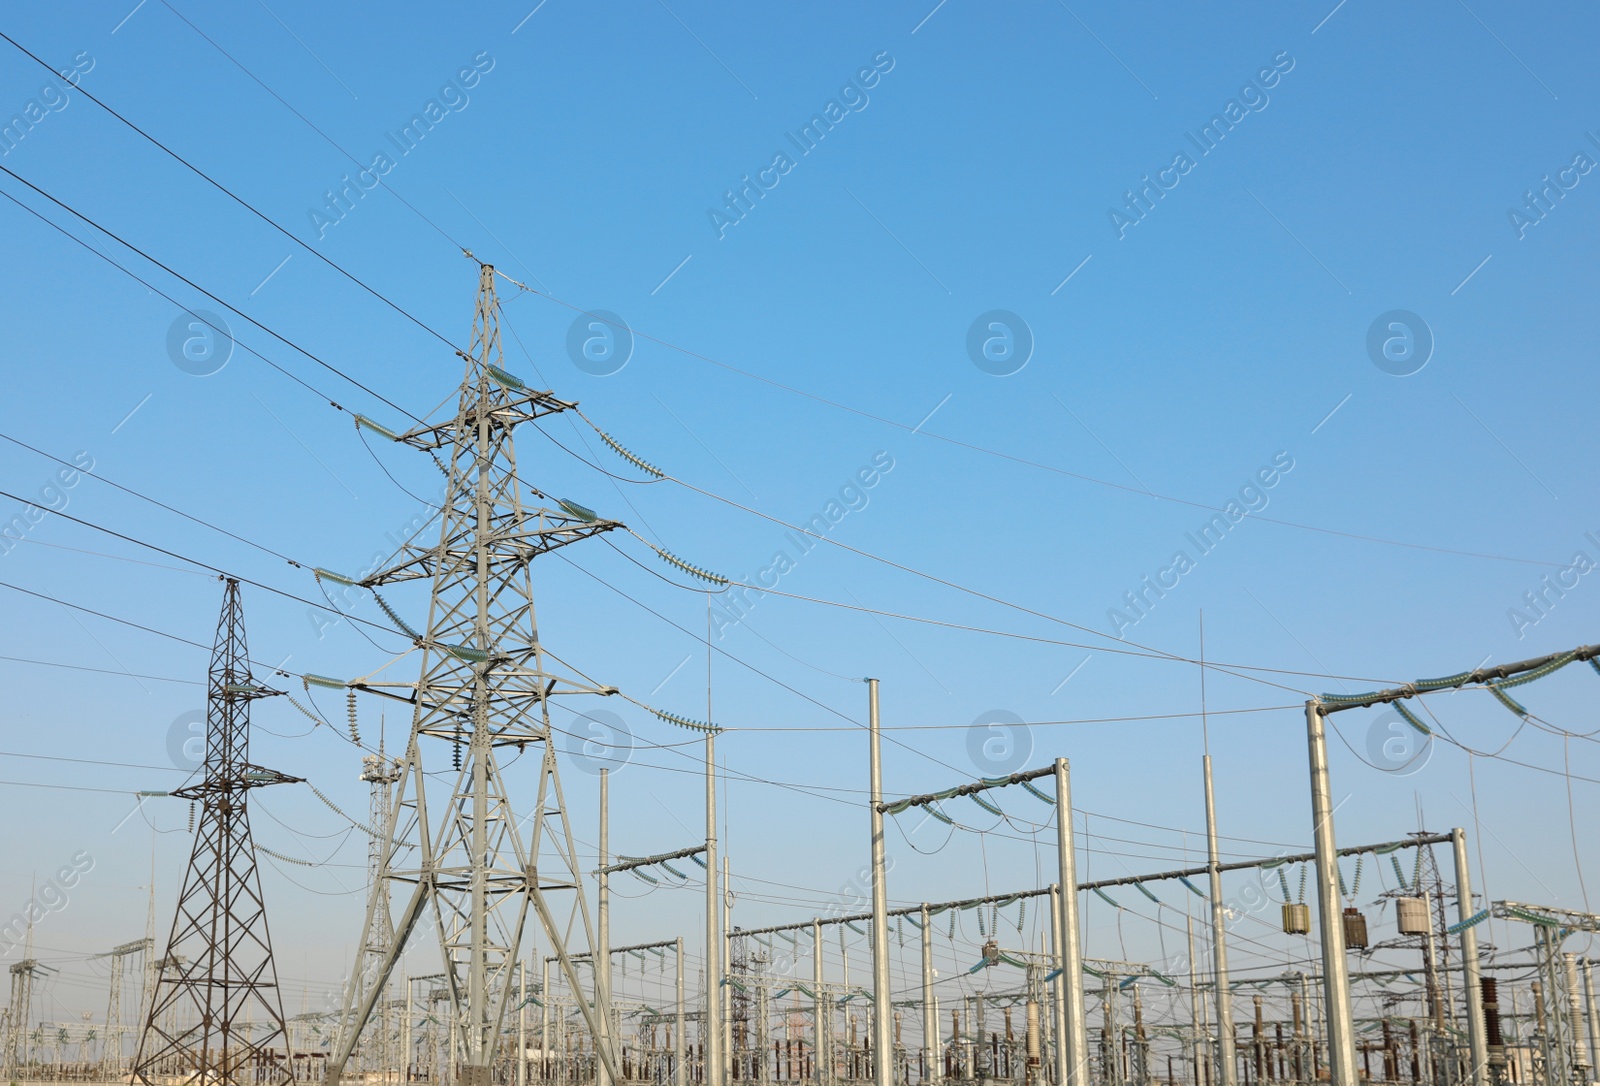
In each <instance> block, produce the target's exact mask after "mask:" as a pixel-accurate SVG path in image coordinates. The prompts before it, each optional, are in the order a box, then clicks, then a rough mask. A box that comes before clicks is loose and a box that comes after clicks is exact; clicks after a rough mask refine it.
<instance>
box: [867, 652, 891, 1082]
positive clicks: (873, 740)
mask: <svg viewBox="0 0 1600 1086" xmlns="http://www.w3.org/2000/svg"><path fill="white" fill-rule="evenodd" d="M867 745H868V754H867V761H868V767H869V770H870V772H871V776H872V795H871V800H872V802H871V804H870V806H871V808H872V1082H873V1086H894V1035H893V1033H892V1032H891V1030H892V1029H893V1027H894V1019H893V1015H894V1011H893V1010H892V1009H891V1008H890V1002H889V1000H890V995H891V992H890V990H889V888H888V885H887V884H886V883H885V871H884V840H883V752H882V750H881V744H880V741H879V736H878V680H877V679H868V680H867Z"/></svg>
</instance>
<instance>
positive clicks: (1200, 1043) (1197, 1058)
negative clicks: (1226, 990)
mask: <svg viewBox="0 0 1600 1086" xmlns="http://www.w3.org/2000/svg"><path fill="white" fill-rule="evenodd" d="M1187 920H1188V932H1189V1029H1190V1033H1191V1036H1192V1039H1193V1042H1194V1043H1193V1045H1192V1046H1191V1049H1192V1052H1191V1054H1192V1056H1193V1058H1194V1086H1205V1075H1204V1073H1203V1069H1204V1067H1205V1065H1206V1039H1205V1031H1204V1029H1202V1028H1201V1025H1200V984H1199V979H1200V964H1199V963H1198V962H1197V961H1195V957H1194V917H1192V916H1191V917H1188V918H1187Z"/></svg>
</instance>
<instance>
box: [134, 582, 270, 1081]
mask: <svg viewBox="0 0 1600 1086" xmlns="http://www.w3.org/2000/svg"><path fill="white" fill-rule="evenodd" d="M279 693H282V691H279V690H270V689H268V688H266V687H264V686H260V685H257V684H256V682H255V681H254V679H252V678H251V675H250V658H249V654H248V652H247V650H246V647H245V637H244V612H243V610H242V608H241V607H240V603H239V582H238V581H235V580H232V579H229V580H228V582H227V587H226V589H225V592H224V596H223V604H222V617H221V619H220V620H219V621H218V623H217V637H216V641H215V643H214V645H213V648H212V650H211V672H210V683H209V689H208V692H207V697H206V760H205V779H204V780H202V781H201V782H200V783H198V784H194V785H190V786H188V787H185V788H180V789H178V790H177V791H175V792H173V793H172V794H173V795H174V796H178V797H180V798H182V799H188V800H198V801H199V802H200V803H201V805H202V813H201V815H200V820H199V824H198V826H197V827H196V830H195V838H194V851H193V852H192V853H191V854H190V857H189V868H188V871H187V872H186V874H185V875H184V880H183V890H182V892H181V893H180V894H179V895H178V910H177V914H176V915H175V916H174V917H173V919H172V934H171V935H170V936H169V937H168V939H167V951H166V955H165V956H164V957H163V958H162V959H161V961H160V962H159V963H157V967H158V969H159V973H158V976H157V980H156V985H155V991H154V995H153V996H152V998H151V1000H150V1005H149V1007H148V1008H147V1010H146V1017H145V1023H144V1032H143V1034H142V1035H141V1036H140V1038H139V1052H138V1056H137V1058H136V1059H135V1060H134V1065H133V1079H134V1081H135V1082H140V1083H145V1084H147V1086H154V1084H155V1083H157V1082H159V1083H162V1084H164V1086H172V1084H174V1083H178V1084H193V1086H274V1084H277V1083H283V1082H287V1081H290V1080H291V1079H292V1077H293V1076H292V1074H291V1072H290V1070H289V1067H288V1064H287V1062H286V1061H283V1060H281V1059H280V1056H279V1054H278V1053H277V1052H275V1051H274V1050H273V1045H274V1044H278V1045H285V1042H286V1035H285V1031H284V1023H283V1000H282V997H281V995H280V993H279V991H278V973H277V969H276V968H275V967H274V966H273V964H272V942H271V940H270V939H269V937H268V934H267V913H266V906H265V904H264V903H263V901H262V897H261V878H260V876H259V874H258V873H257V871H256V856H255V846H254V844H253V843H252V841H251V838H250V819H249V815H248V811H247V808H246V800H247V798H248V796H249V791H250V789H252V788H259V787H261V786H263V785H268V784H284V783H288V782H293V781H298V780H299V778H298V777H289V776H286V775H284V774H282V773H279V772H277V771H275V770H271V769H263V768H261V767H260V766H256V765H252V764H251V763H250V761H249V748H250V703H251V702H252V701H254V700H255V699H257V698H261V697H267V696H269V695H272V694H279ZM262 1031H264V1032H262ZM285 1047H286V1045H285Z"/></svg>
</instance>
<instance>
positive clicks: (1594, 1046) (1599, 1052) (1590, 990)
mask: <svg viewBox="0 0 1600 1086" xmlns="http://www.w3.org/2000/svg"><path fill="white" fill-rule="evenodd" d="M1583 997H1584V998H1583V1001H1584V1004H1585V1006H1586V1007H1587V1008H1588V1011H1589V1050H1590V1051H1591V1052H1593V1053H1594V1058H1595V1062H1596V1063H1600V1018H1597V1017H1595V1005H1594V963H1593V962H1592V961H1590V960H1589V959H1587V958H1585V959H1584V961H1583Z"/></svg>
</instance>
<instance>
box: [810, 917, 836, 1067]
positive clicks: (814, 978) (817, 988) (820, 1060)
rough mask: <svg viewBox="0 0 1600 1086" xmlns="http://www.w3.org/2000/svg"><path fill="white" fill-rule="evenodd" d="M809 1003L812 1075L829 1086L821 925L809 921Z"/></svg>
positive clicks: (827, 1008) (826, 1006)
mask: <svg viewBox="0 0 1600 1086" xmlns="http://www.w3.org/2000/svg"><path fill="white" fill-rule="evenodd" d="M811 963H812V964H811V992H812V995H811V1005H812V1007H813V1008H814V1010H813V1017H812V1022H811V1059H812V1062H813V1063H814V1064H815V1065H816V1066H815V1067H814V1069H813V1071H814V1077H815V1078H816V1080H817V1082H818V1084H819V1086H829V1083H830V1082H831V1081H832V1078H833V1076H832V1075H831V1074H829V1065H830V1064H831V1062H832V1060H831V1057H830V1055H829V1052H828V1024H827V1015H828V1014H829V1007H828V997H827V994H826V993H825V992H823V990H822V976H823V974H822V925H821V924H820V923H819V922H817V921H815V920H813V921H812V922H811Z"/></svg>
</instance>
